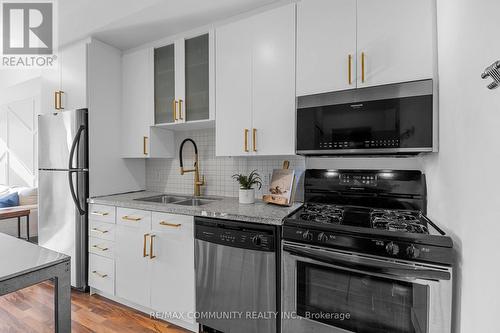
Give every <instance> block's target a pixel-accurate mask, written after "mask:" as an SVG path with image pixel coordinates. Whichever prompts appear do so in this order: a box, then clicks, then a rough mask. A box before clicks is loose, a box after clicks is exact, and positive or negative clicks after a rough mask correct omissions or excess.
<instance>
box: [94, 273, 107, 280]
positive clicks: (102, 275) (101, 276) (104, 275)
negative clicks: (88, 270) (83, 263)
mask: <svg viewBox="0 0 500 333" xmlns="http://www.w3.org/2000/svg"><path fill="white" fill-rule="evenodd" d="M92 273H94V274H95V275H97V276H98V277H100V278H102V279H104V278H105V277H107V276H108V274H102V273H99V272H98V271H92Z"/></svg>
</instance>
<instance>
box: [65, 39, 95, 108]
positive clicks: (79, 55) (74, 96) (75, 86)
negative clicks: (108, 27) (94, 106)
mask: <svg viewBox="0 0 500 333" xmlns="http://www.w3.org/2000/svg"><path fill="white" fill-rule="evenodd" d="M87 48H88V43H77V44H75V45H71V46H69V47H66V48H64V49H63V50H62V51H61V53H60V60H61V91H62V93H61V104H62V105H61V107H62V108H64V109H66V110H73V109H81V108H86V107H87V106H88V103H87Z"/></svg>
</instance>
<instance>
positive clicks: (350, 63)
mask: <svg viewBox="0 0 500 333" xmlns="http://www.w3.org/2000/svg"><path fill="white" fill-rule="evenodd" d="M348 58H349V64H348V68H349V69H348V71H349V73H348V76H349V85H351V84H352V55H351V54H349V57H348Z"/></svg>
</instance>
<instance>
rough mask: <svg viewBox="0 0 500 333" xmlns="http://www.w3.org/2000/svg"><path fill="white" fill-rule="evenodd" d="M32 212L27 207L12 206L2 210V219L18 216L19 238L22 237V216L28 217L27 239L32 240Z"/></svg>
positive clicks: (0, 218)
mask: <svg viewBox="0 0 500 333" xmlns="http://www.w3.org/2000/svg"><path fill="white" fill-rule="evenodd" d="M30 213H31V211H30V210H29V209H25V208H10V209H5V210H0V220H6V219H12V218H17V238H21V217H25V218H26V240H27V241H29V240H30Z"/></svg>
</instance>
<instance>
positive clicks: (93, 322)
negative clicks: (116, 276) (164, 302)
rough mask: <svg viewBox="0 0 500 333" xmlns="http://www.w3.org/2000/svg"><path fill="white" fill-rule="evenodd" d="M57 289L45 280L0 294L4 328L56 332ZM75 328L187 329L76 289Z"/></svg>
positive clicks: (125, 332) (177, 332) (124, 331)
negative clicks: (19, 289)
mask: <svg viewBox="0 0 500 333" xmlns="http://www.w3.org/2000/svg"><path fill="white" fill-rule="evenodd" d="M53 309H54V292H53V287H52V284H51V283H50V282H44V283H41V284H38V285H35V286H32V287H29V288H26V289H23V290H21V291H17V292H14V293H11V294H8V295H5V296H1V297H0V332H2V333H3V332H8V333H14V332H16V333H17V332H19V333H31V332H33V333H45V332H54V313H53ZM71 320H72V323H71V327H72V332H77V333H80V332H85V333H87V332H103V333H115V332H116V333H118V332H119V333H135V332H144V333H147V332H161V333H187V332H189V331H186V330H184V329H182V328H179V327H177V326H174V325H172V324H169V323H167V322H164V321H160V320H155V319H150V318H149V316H148V315H147V314H143V313H141V312H139V311H136V310H134V309H131V308H129V307H126V306H124V305H121V304H118V303H116V302H113V301H110V300H108V299H106V298H104V297H101V296H99V295H93V296H90V295H89V294H85V293H80V292H77V291H73V292H72V295H71Z"/></svg>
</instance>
